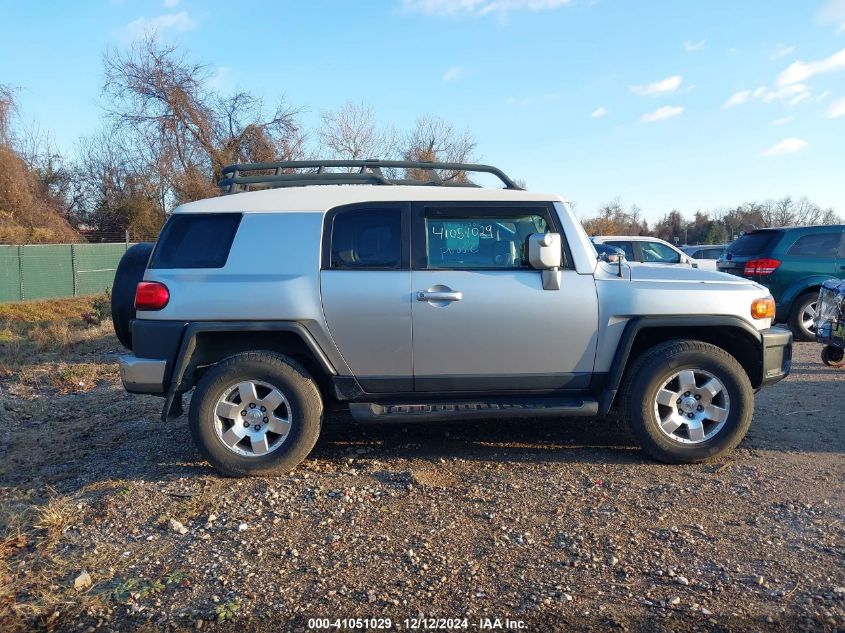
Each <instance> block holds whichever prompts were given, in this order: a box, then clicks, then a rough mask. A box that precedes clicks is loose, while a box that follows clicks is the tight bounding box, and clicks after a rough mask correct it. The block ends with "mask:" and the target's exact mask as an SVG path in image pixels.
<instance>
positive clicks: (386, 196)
mask: <svg viewBox="0 0 845 633" xmlns="http://www.w3.org/2000/svg"><path fill="white" fill-rule="evenodd" d="M416 201H424V202H438V201H442V202H464V201H478V202H509V201H513V202H517V201H519V202H526V201H529V202H531V201H533V202H563V201H564V200H563V198H561V197H560V196H557V195H554V194H548V193H535V192H533V191H520V190H517V189H488V188H483V187H437V186H422V187H417V186H410V185H394V186H389V185H312V186H307V187H280V188H277V189H263V190H260V191H248V192H244V193H234V194H229V195H225V196H220V197H218V198H207V199H205V200H197V201H196V202H188V203H186V204H182V205H179V206H178V207H176V208H175V209H174V210H173V213H214V212H225V211H241V212H248V213H280V212H282V213H284V212H303V211H306V212H307V211H310V212H316V213H324V212H325V211H326V210H327V209H331V208H333V207H337V206H340V205H344V204H355V203H359V202H416Z"/></svg>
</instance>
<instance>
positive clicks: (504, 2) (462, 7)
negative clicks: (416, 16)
mask: <svg viewBox="0 0 845 633" xmlns="http://www.w3.org/2000/svg"><path fill="white" fill-rule="evenodd" d="M570 2H571V0H402V7H403V8H404V9H405V10H406V11H412V12H414V13H425V14H427V15H436V16H459V15H487V14H488V13H508V12H510V11H518V10H521V9H527V10H529V11H544V10H546V9H557V8H559V7H563V6H566V5H567V4H569V3H570Z"/></svg>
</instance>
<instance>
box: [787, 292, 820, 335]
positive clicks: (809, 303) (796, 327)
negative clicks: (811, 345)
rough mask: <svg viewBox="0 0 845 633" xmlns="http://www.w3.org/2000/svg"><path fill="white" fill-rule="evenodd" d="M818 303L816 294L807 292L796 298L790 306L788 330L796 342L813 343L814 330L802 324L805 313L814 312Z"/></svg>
mask: <svg viewBox="0 0 845 633" xmlns="http://www.w3.org/2000/svg"><path fill="white" fill-rule="evenodd" d="M818 301H819V293H818V292H807V293H804V294H803V295H801V296H800V297H798V298H797V299H796V300H795V303H793V304H792V312H791V313H790V315H789V329H791V330H792V334H793V335H794V336H795V340H797V341H815V340H816V330H815V328H814V327H812V326H810V327H807V326H806V325H805V324H804V320H805V316H806V313H808V310H812V313H813V314H815V312H816V304H817V303H818Z"/></svg>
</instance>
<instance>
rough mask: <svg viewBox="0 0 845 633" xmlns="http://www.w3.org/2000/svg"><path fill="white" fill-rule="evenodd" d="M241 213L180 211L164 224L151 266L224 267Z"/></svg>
mask: <svg viewBox="0 0 845 633" xmlns="http://www.w3.org/2000/svg"><path fill="white" fill-rule="evenodd" d="M242 217H243V214H241V213H180V214H177V215H173V216H171V218H170V219H169V220H168V221H167V223H166V224H165V225H164V228H163V229H162V230H161V234H160V235H159V237H158V242H156V247H155V250H154V251H153V254H152V257H151V258H150V268H222V267H223V266H225V265H226V260H227V259H228V258H229V250H230V249H231V248H232V241H233V240H234V239H235V233H237V231H238V226H239V225H240V223H241V218H242Z"/></svg>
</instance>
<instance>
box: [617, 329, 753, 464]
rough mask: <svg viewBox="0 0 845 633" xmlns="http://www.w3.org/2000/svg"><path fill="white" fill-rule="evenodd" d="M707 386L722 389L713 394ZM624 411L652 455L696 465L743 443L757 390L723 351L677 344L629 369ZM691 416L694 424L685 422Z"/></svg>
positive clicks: (643, 357)
mask: <svg viewBox="0 0 845 633" xmlns="http://www.w3.org/2000/svg"><path fill="white" fill-rule="evenodd" d="M690 375H691V376H692V378H693V380H692V383H690V381H689V376H690ZM673 377H674V378H673ZM711 379H715V380H716V382H715V383H714V382H711ZM690 385H694V386H690ZM705 385H709V386H711V388H712V390H714V391H715V390H716V388H720V389H719V390H718V392H717V393H715V395H713V394H712V393H711V390H709V389H703V387H704V386H705ZM658 398H660V400H659V401H658ZM664 403H668V406H667V404H664ZM622 407H623V412H624V414H625V416H626V418H627V422H628V425H629V426H630V428H631V431H632V432H633V434H634V436H635V437H636V438H637V440H639V443H640V445H641V446H642V448H643V450H644V451H645V452H646V453H648V454H649V455H650V456H651V457H653V458H654V459H656V460H658V461H661V462H666V463H669V464H683V463H695V462H701V461H705V460H708V459H713V458H715V457H718V456H719V455H722V454H723V453H725V452H727V451H729V450H731V449H733V448H735V447H736V446H737V445H738V444H739V443H740V442H741V441H742V438H743V437H745V434H746V433H747V432H748V427H749V426H750V425H751V417H752V414H753V412H754V391H753V389H752V388H751V382H750V381H749V379H748V375H747V374H746V373H745V370H743V368H742V366H741V365H740V364H739V363H738V362H737V361H736V359H735V358H734V357H733V356H731V355H730V354H729V353H728V352H726V351H725V350H723V349H721V348H720V347H716V346H715V345H711V344H709V343H704V342H702V341H693V340H676V341H668V342H666V343H662V344H660V345H658V346H656V347H654V348H653V349H651V350H648V351H647V352H644V353H643V354H642V355H641V356H640V357H638V358H637V359H636V361H634V363H633V364H632V365H631V367H629V368H628V370H627V372H626V379H625V384H624V386H623V393H622ZM699 407H701V408H700V409H699ZM679 412H683V415H681V413H679ZM690 415H692V416H693V417H694V420H691V421H690V422H687V417H688V416H690ZM711 416H712V417H711ZM720 418H721V420H720ZM680 420H683V422H680V426H678V427H677V428H675V429H674V430H673V429H672V427H674V426H675V425H676V424H679V421H680ZM661 422H663V424H662V425H661ZM699 425H700V426H701V429H700V430H698V428H697V427H698V426H699ZM664 428H665V429H666V430H664ZM670 431H671V432H670Z"/></svg>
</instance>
